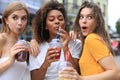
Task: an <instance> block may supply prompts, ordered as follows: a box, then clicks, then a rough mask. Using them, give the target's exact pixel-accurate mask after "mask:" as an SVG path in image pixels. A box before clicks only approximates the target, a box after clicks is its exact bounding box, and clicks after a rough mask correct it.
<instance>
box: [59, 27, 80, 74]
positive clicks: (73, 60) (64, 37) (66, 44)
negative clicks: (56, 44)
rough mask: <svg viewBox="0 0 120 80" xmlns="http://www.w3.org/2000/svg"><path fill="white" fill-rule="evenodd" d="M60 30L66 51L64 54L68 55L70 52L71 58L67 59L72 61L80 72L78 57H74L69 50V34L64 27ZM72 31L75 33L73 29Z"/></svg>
mask: <svg viewBox="0 0 120 80" xmlns="http://www.w3.org/2000/svg"><path fill="white" fill-rule="evenodd" d="M60 32H61V34H60V36H61V41H62V44H63V50H64V53H65V54H64V55H65V56H66V55H67V53H69V58H68V59H67V60H68V61H70V62H71V63H72V65H73V67H74V68H75V69H76V70H77V71H78V72H79V66H78V59H77V58H73V57H72V55H71V53H70V51H69V48H68V43H69V41H70V37H69V34H68V33H67V32H66V31H65V30H63V29H60ZM71 33H73V32H72V31H71Z"/></svg>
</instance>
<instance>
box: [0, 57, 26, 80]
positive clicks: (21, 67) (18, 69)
mask: <svg viewBox="0 0 120 80" xmlns="http://www.w3.org/2000/svg"><path fill="white" fill-rule="evenodd" d="M8 59H9V57H3V58H0V63H3V62H4V61H6V60H8ZM26 69H27V63H26V62H18V61H15V63H14V64H13V65H12V66H11V67H10V68H8V69H7V70H6V71H5V72H3V73H2V74H0V80H22V79H23V76H24V73H25V70H26Z"/></svg>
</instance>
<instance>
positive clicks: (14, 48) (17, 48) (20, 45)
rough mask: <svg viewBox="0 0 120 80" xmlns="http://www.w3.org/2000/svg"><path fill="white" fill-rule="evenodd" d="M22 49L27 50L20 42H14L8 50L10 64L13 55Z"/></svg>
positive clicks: (12, 60)
mask: <svg viewBox="0 0 120 80" xmlns="http://www.w3.org/2000/svg"><path fill="white" fill-rule="evenodd" d="M24 50H27V48H26V47H25V46H24V45H22V44H15V45H14V46H13V47H12V48H11V50H10V58H9V61H10V63H11V64H13V63H14V61H15V55H16V54H17V53H18V52H20V51H24Z"/></svg>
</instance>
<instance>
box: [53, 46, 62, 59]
mask: <svg viewBox="0 0 120 80" xmlns="http://www.w3.org/2000/svg"><path fill="white" fill-rule="evenodd" d="M55 49H56V50H57V51H58V54H59V55H57V56H55V57H54V58H55V59H60V55H61V47H60V46H58V47H56V48H55Z"/></svg>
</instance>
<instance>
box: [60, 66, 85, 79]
mask: <svg viewBox="0 0 120 80" xmlns="http://www.w3.org/2000/svg"><path fill="white" fill-rule="evenodd" d="M59 78H64V79H70V80H83V79H82V77H81V76H80V75H79V74H78V73H77V71H76V70H75V69H74V68H72V67H69V68H64V69H63V70H61V71H59Z"/></svg>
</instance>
